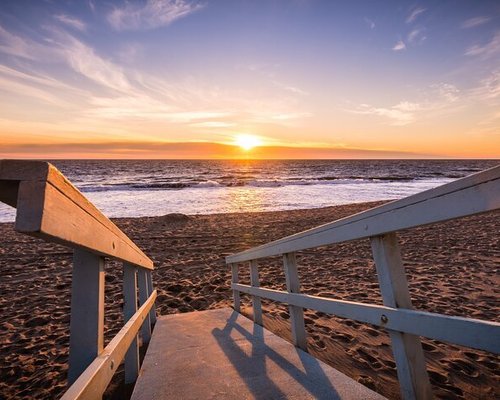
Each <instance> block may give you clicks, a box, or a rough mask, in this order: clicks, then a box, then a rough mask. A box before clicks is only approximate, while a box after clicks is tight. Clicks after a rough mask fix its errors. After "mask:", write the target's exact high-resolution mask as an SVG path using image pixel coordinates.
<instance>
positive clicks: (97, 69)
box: [55, 31, 130, 92]
mask: <svg viewBox="0 0 500 400" xmlns="http://www.w3.org/2000/svg"><path fill="white" fill-rule="evenodd" d="M55 33H56V36H57V41H56V42H55V43H57V45H58V50H59V51H60V53H61V55H62V57H63V58H64V60H65V61H66V62H67V63H68V65H69V66H70V67H71V68H72V69H73V70H74V71H76V72H78V73H80V74H82V75H83V76H85V77H87V78H88V79H90V80H92V81H94V82H95V83H98V84H101V85H103V86H105V87H107V88H108V89H114V90H118V91H122V92H126V91H128V90H129V89H130V82H129V80H128V79H127V77H126V75H125V73H124V72H123V70H122V68H121V67H119V66H118V65H116V64H113V63H112V62H111V61H108V60H105V59H104V58H102V57H100V56H99V55H97V54H96V53H95V51H94V49H93V48H91V47H89V46H88V45H86V44H85V43H83V42H81V41H80V40H78V39H76V38H75V37H73V36H71V35H70V34H68V33H65V32H58V31H55Z"/></svg>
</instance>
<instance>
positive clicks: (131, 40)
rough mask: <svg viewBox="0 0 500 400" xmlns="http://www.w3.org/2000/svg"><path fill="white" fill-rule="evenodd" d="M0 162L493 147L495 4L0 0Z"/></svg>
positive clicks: (498, 35)
mask: <svg viewBox="0 0 500 400" xmlns="http://www.w3.org/2000/svg"><path fill="white" fill-rule="evenodd" d="M242 135H247V137H252V138H253V140H254V143H255V144H258V145H259V146H257V147H253V148H251V149H245V148H243V147H242V146H238V143H239V142H241V137H242ZM0 157H1V158H51V159H52V158H241V157H244V158H251V157H256V158H427V157H429V158H500V2H498V1H479V0H477V1H473V0H471V1H461V0H453V1H446V0H442V1H403V0H397V1H390V0H387V1H372V0H367V1H334V0H325V1H320V0H295V1H293V0H290V1H286V0H268V1H256V0H254V1H250V0H248V1H243V0H227V1H225V0H200V1H197V0H146V1H121V0H120V1H114V0H113V1H97V0H89V1H83V0H79V1H70V0H67V1H56V0H53V1H48V0H47V1H42V0H37V1H35V0H33V1H26V0H15V1H8V0H2V2H1V5H0Z"/></svg>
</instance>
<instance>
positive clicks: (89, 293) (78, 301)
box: [68, 249, 104, 385]
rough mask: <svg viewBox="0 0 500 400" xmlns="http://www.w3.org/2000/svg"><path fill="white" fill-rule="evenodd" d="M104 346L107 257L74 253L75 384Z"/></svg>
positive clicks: (71, 374) (71, 341) (72, 324)
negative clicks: (105, 258)
mask: <svg viewBox="0 0 500 400" xmlns="http://www.w3.org/2000/svg"><path fill="white" fill-rule="evenodd" d="M103 347H104V258H103V257H101V256H98V255H95V254H93V253H90V252H88V251H85V250H79V249H75V251H74V253H73V276H72V283H71V320H70V338H69V370H68V383H69V384H70V385H71V384H72V383H73V382H75V380H76V379H77V378H78V377H79V376H80V374H81V373H82V372H83V371H84V370H85V369H86V368H87V367H88V366H89V365H90V363H91V362H92V361H94V359H95V358H96V357H97V356H98V355H99V354H100V353H101V352H102V350H103Z"/></svg>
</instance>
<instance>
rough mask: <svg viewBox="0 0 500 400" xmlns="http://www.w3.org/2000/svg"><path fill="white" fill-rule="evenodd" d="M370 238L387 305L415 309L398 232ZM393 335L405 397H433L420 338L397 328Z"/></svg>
mask: <svg viewBox="0 0 500 400" xmlns="http://www.w3.org/2000/svg"><path fill="white" fill-rule="evenodd" d="M370 240H371V246H372V252H373V258H374V260H375V265H376V268H377V275H378V280H379V283H380V291H381V293H382V298H383V301H384V305H386V306H389V307H393V308H404V309H411V308H412V304H411V298H410V292H409V290H408V282H407V280H406V275H405V271H404V266H403V262H402V260H401V251H400V249H399V245H398V240H397V236H396V234H395V233H389V234H385V235H381V236H375V237H371V238H370ZM389 335H390V337H391V342H392V352H393V354H394V361H395V362H396V367H397V372H398V379H399V384H400V387H401V394H402V397H403V399H405V400H408V399H419V400H420V399H431V398H432V391H431V386H430V382H429V376H428V375H427V370H426V366H425V357H424V352H423V350H422V344H421V343H420V338H419V337H418V336H415V335H411V334H408V333H403V332H398V331H393V330H389Z"/></svg>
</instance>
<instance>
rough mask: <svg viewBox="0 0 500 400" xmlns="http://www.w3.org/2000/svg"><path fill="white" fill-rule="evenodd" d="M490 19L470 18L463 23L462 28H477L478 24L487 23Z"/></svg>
mask: <svg viewBox="0 0 500 400" xmlns="http://www.w3.org/2000/svg"><path fill="white" fill-rule="evenodd" d="M490 19H491V18H490V17H474V18H469V19H467V20H465V21H464V22H463V23H462V28H463V29H469V28H475V27H476V26H480V25H483V24H485V23H486V22H488V21H489V20H490Z"/></svg>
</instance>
